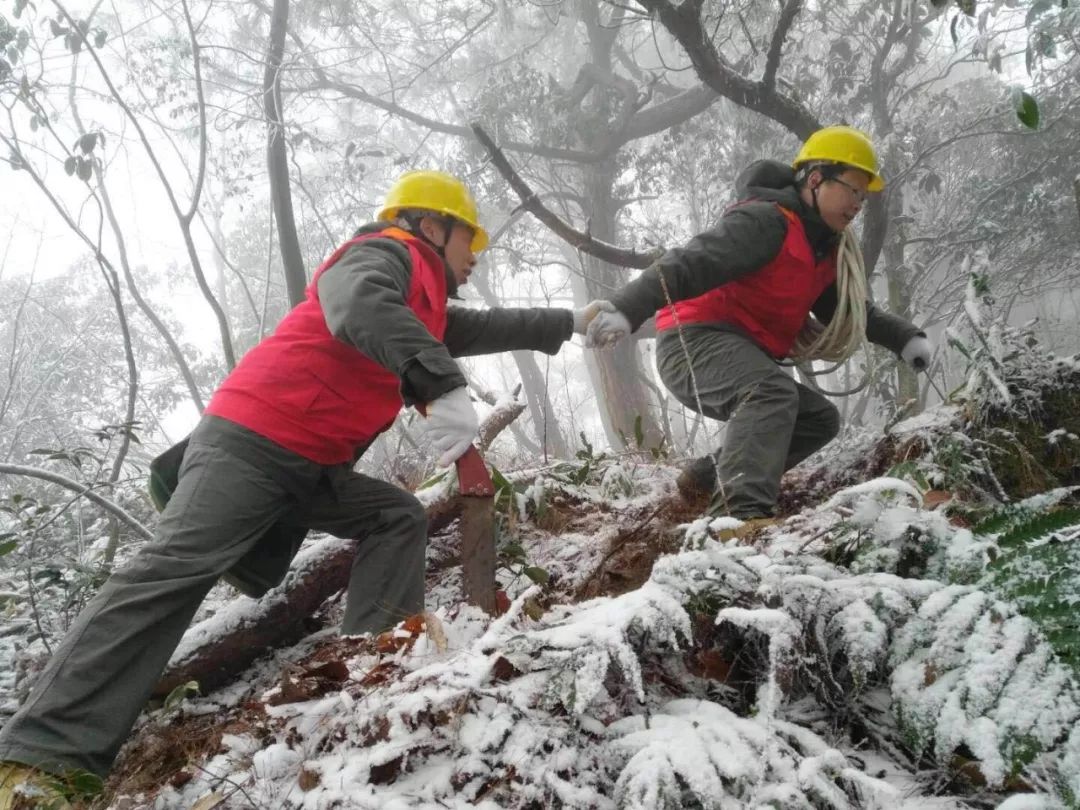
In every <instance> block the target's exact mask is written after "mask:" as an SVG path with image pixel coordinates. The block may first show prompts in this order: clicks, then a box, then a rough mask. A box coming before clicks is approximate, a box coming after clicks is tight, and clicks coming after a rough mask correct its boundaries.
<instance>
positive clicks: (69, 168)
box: [64, 155, 79, 177]
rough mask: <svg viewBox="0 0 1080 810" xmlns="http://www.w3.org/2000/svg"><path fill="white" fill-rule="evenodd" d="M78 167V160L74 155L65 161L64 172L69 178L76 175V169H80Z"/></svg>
mask: <svg viewBox="0 0 1080 810" xmlns="http://www.w3.org/2000/svg"><path fill="white" fill-rule="evenodd" d="M78 165H79V164H78V160H77V158H76V157H75V156H74V155H71V156H69V157H68V159H67V160H65V161H64V171H65V172H67V175H68V177H71V176H72V175H74V174H75V169H77V168H78Z"/></svg>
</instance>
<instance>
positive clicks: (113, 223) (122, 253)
mask: <svg viewBox="0 0 1080 810" xmlns="http://www.w3.org/2000/svg"><path fill="white" fill-rule="evenodd" d="M96 10H97V7H96V6H95V11H96ZM78 63H79V59H78V54H75V55H74V57H73V58H72V61H71V77H70V79H69V81H68V104H70V105H71V115H72V118H73V119H74V121H75V127H76V130H77V131H78V133H79V135H85V134H86V127H85V126H84V125H83V121H82V118H81V116H80V115H79V105H78V102H77V100H76V98H75V83H76V79H77V67H78ZM94 173H95V175H96V177H97V181H98V191H99V193H100V195H101V205H102V208H103V209H104V211H105V216H106V218H107V219H108V221H109V229H110V230H111V231H112V234H113V238H114V239H115V240H116V250H117V253H118V254H119V257H120V269H121V270H122V271H123V273H124V283H125V284H126V285H127V289H128V292H129V293H131V297H132V299H133V300H134V301H135V305H136V306H137V307H138V308H139V310H140V311H141V312H142V314H143V315H145V316H146V319H147V320H148V321H150V323H151V324H152V325H153V326H154V328H155V329H156V330H157V332H158V334H159V335H161V337H162V339H163V340H164V341H165V345H166V346H167V347H168V349H169V354H170V355H171V356H172V359H173V362H174V363H176V367H177V368H178V369H179V370H180V376H181V377H183V378H184V384H185V385H186V386H187V389H188V395H189V396H190V397H191V401H192V402H193V403H195V407H196V408H198V409H199V413H202V411H203V408H204V407H205V405H204V403H203V399H202V394H201V393H200V392H199V386H198V385H197V384H196V382H195V375H194V374H193V373H192V372H191V367H190V366H189V365H188V362H187V358H185V357H184V353H183V352H182V351H181V350H180V345H179V344H178V343H177V342H176V338H174V337H173V335H172V332H170V331H169V328H168V327H167V326H166V325H165V322H164V321H162V320H161V318H159V317H158V315H157V313H156V312H154V309H153V307H151V306H150V304H149V303H148V302H147V301H146V299H145V298H143V297H142V294H141V293H140V292H139V288H138V286H137V285H136V284H135V275H134V273H132V271H131V263H130V262H129V261H128V253H127V240H126V239H125V237H124V232H123V230H122V229H121V227H120V222H119V220H118V219H117V218H116V212H115V210H114V209H113V205H112V198H111V197H110V196H109V189H108V187H107V186H106V185H105V173H104V172H103V171H102V168H101V163H99V162H95V164H94ZM123 326H124V328H125V329H126V328H127V324H126V321H124V323H123ZM134 418H135V417H134V413H132V414H131V415H130V416H129V421H130V420H132V419H134ZM107 557H108V559H109V561H111V560H112V555H108V554H107Z"/></svg>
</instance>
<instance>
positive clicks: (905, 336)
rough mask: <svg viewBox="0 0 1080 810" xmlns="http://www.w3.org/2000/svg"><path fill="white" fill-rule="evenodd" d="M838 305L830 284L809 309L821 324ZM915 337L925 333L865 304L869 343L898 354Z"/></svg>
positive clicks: (905, 320)
mask: <svg viewBox="0 0 1080 810" xmlns="http://www.w3.org/2000/svg"><path fill="white" fill-rule="evenodd" d="M838 303H839V302H838V299H837V290H836V284H835V283H834V284H830V285H829V286H828V287H826V288H825V291H824V292H823V293H822V294H821V295H820V296H819V297H818V300H817V301H815V302H814V306H813V307H812V308H811V309H812V311H813V313H814V317H816V318H817V319H818V320H819V321H821V322H822V323H825V324H827V323H829V322H830V321H831V320H832V319H833V315H834V314H835V313H836V307H837V304H838ZM916 335H921V336H922V337H926V333H925V332H923V331H922V330H921V329H919V327H917V326H915V324H913V323H911V321H909V320H907V319H906V318H901V317H900V316H899V315H894V314H893V313H891V312H883V311H882V310H880V309H878V308H877V307H876V306H874V302H873V301H869V300H868V301H867V302H866V339H867V340H869V341H870V342H871V343H876V344H877V345H878V346H884V347H885V348H886V349H889V350H891V351H892V352H894V353H896V354H900V352H901V351H902V350H903V348H904V346H905V344H907V342H908V341H909V340H911V339H912V338H913V337H915V336H916Z"/></svg>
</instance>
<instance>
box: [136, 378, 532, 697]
mask: <svg viewBox="0 0 1080 810" xmlns="http://www.w3.org/2000/svg"><path fill="white" fill-rule="evenodd" d="M519 388H520V386H519ZM517 392H518V389H515V391H514V392H513V397H512V398H509V397H508V398H504V399H502V400H500V401H499V402H497V403H495V408H494V410H492V411H491V413H490V414H489V415H488V416H487V417H486V418H485V419H484V420H483V422H482V423H481V425H480V437H481V441H480V444H481V447H482V449H486V448H487V447H488V446H489V445H490V444H491V441H492V440H493V439H494V438H495V437H496V436H497V435H498V433H499V431H501V430H503V429H504V428H506V426H507V425H509V424H510V423H511V422H513V421H514V419H516V418H517V417H518V416H520V415H521V413H522V412H523V411H524V410H525V403H523V402H519V401H518V400H517V398H516V395H517ZM452 480H453V477H452V476H448V477H447V479H446V480H444V481H442V482H440V484H438V485H437V486H435V487H431V488H430V489H429V490H425V491H423V492H421V493H417V494H418V495H419V496H420V498H421V501H422V502H423V503H424V508H425V511H426V512H427V515H428V535H429V536H430V535H431V534H434V533H435V532H438V531H441V530H443V529H445V528H446V527H447V526H449V525H450V524H451V523H452V522H453V521H454V520H455V519H456V518H457V515H458V514H459V513H460V511H461V503H460V496H458V495H457V491H456V487H452V486H450V484H451V483H452ZM354 545H355V541H354V540H339V539H336V538H324V539H322V540H319V541H317V542H315V543H310V544H308V545H306V546H305V547H304V548H303V549H301V551H300V553H299V554H298V555H297V557H296V560H295V561H294V562H293V565H292V567H291V569H290V571H289V574H288V575H287V576H286V577H285V581H284V582H282V583H281V585H279V586H278V587H276V588H274V589H273V590H271V591H270V592H269V593H267V594H266V595H265V596H263V597H262V598H261V599H249V598H246V597H240V598H238V599H237V600H236V601H235V602H233V603H232V604H230V605H229V606H228V607H227V608H225V609H224V610H221V611H219V612H218V613H216V614H215V615H214V616H211V617H210V618H209V619H207V620H205V621H203V622H200V623H199V624H197V625H194V626H193V627H191V628H190V629H189V630H188V631H187V633H186V634H185V635H184V638H183V640H182V641H181V643H180V646H179V647H177V649H176V651H175V652H174V653H173V656H172V659H171V660H170V661H169V665H168V666H167V667H166V669H165V672H164V674H163V675H162V676H161V678H160V680H159V681H158V684H157V686H156V687H155V689H154V695H155V696H157V697H161V696H164V695H168V694H169V693H170V692H171V691H172V690H173V689H175V688H176V687H177V686H180V685H182V684H186V683H188V682H189V681H195V682H197V683H198V684H199V688H200V690H201V691H202V692H204V693H205V692H207V691H209V690H211V689H215V688H218V687H220V686H223V685H224V684H226V683H228V682H229V681H231V680H232V679H234V678H235V677H236V676H238V675H239V674H240V673H242V672H243V671H244V670H245V669H247V667H248V666H249V665H250V664H251V663H252V662H253V661H254V660H255V659H257V658H259V657H260V656H262V655H265V654H266V653H267V652H268V651H269V650H271V649H274V648H276V647H281V646H285V645H288V644H292V643H294V642H296V641H298V640H299V639H301V638H303V637H304V636H305V635H308V634H310V633H311V632H313V631H314V630H316V629H318V627H317V624H314V623H313V622H312V616H313V615H314V614H315V613H316V612H317V611H318V609H319V607H320V606H321V605H322V604H323V603H324V602H325V601H326V600H327V599H329V598H330V597H331V596H333V595H334V594H336V593H337V592H338V591H341V590H342V589H344V588H345V587H346V586H347V585H348V582H349V574H350V571H351V569H352V560H353V549H354Z"/></svg>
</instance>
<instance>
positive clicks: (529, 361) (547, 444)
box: [470, 273, 570, 458]
mask: <svg viewBox="0 0 1080 810" xmlns="http://www.w3.org/2000/svg"><path fill="white" fill-rule="evenodd" d="M470 281H471V282H472V285H473V286H474V287H475V288H476V291H477V292H478V293H480V297H481V298H483V299H484V303H486V304H487V305H488V306H489V307H496V306H498V305H499V302H498V300H497V299H496V298H495V293H494V292H492V289H491V285H490V284H488V282H487V279H486V278H485V277H484V274H482V273H476V274H474V275H473V277H472V278H471V279H470ZM510 356H511V357H513V358H514V362H515V363H516V364H517V367H518V371H519V372H520V373H521V382H522V383H524V385H525V401H526V402H527V403H528V406H529V416H530V417H531V418H532V421H533V429H534V430H535V431H536V439H537V441H538V442H539V443H540V448H541V451H543V452H549V453H550V454H551V455H553V456H555V457H556V458H569V457H570V451H569V449H568V446H567V444H566V440H565V439H564V438H563V434H562V430H561V429H560V427H559V423H558V420H556V419H555V411H554V410H553V409H552V407H551V397H550V396H549V395H548V390H547V386H546V385H545V384H544V374H543V372H541V371H540V366H539V364H538V363H537V362H536V357H534V356H533V353H532V352H524V351H518V352H511V353H510ZM545 426H546V429H545Z"/></svg>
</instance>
